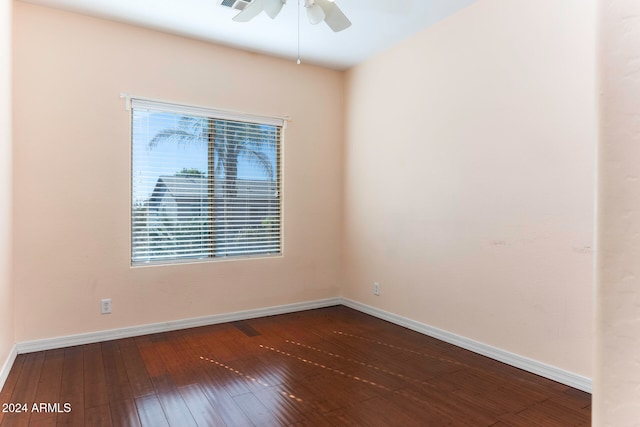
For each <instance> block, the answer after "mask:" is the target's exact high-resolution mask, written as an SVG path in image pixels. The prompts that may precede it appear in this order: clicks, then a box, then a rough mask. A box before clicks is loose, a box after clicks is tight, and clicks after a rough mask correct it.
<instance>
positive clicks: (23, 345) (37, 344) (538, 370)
mask: <svg viewBox="0 0 640 427" xmlns="http://www.w3.org/2000/svg"><path fill="white" fill-rule="evenodd" d="M333 305H345V306H347V307H350V308H353V309H354V310H358V311H361V312H363V313H366V314H370V315H372V316H374V317H377V318H379V319H383V320H387V321H389V322H391V323H394V324H396V325H400V326H404V327H405V328H408V329H411V330H413V331H416V332H420V333H422V334H424V335H428V336H430V337H433V338H437V339H439V340H442V341H445V342H448V343H450V344H453V345H456V346H458V347H462V348H464V349H467V350H470V351H473V352H474V353H478V354H481V355H483V356H487V357H490V358H492V359H494V360H498V361H500V362H503V363H506V364H508V365H511V366H515V367H516V368H520V369H523V370H525V371H528V372H532V373H534V374H536V375H540V376H542V377H545V378H549V379H551V380H554V381H557V382H559V383H562V384H566V385H568V386H570V387H574V388H577V389H579V390H583V391H586V392H588V393H591V390H592V381H591V379H590V378H587V377H583V376H581V375H578V374H574V373H572V372H568V371H566V370H563V369H560V368H557V367H555V366H551V365H547V364H545V363H542V362H539V361H536V360H533V359H529V358H527V357H524V356H520V355H518V354H514V353H511V352H508V351H505V350H502V349H500V348H496V347H493V346H490V345H488V344H484V343H481V342H478V341H474V340H472V339H469V338H466V337H463V336H460V335H456V334H453V333H451V332H447V331H444V330H442V329H438V328H434V327H433V326H429V325H426V324H424V323H420V322H417V321H415V320H412V319H409V318H406V317H403V316H399V315H397V314H393V313H390V312H387V311H384V310H381V309H379V308H375V307H371V306H369V305H366V304H362V303H359V302H357V301H353V300H350V299H348V298H327V299H322V300H316V301H308V302H302V303H295V304H287V305H280V306H274V307H266V308H260V309H255V310H245V311H237V312H233V313H225V314H218V315H213V316H206V317H198V318H193V319H184V320H175V321H171V322H164V323H155V324H150V325H141V326H133V327H128V328H121V329H111V330H107V331H99V332H91V333H86V334H79V335H70V336H64V337H56V338H47V339H42V340H34V341H27V342H20V343H17V344H16V345H15V346H14V348H13V350H12V352H11V354H10V355H9V358H8V359H7V361H6V362H5V364H4V366H3V367H2V370H1V371H0V386H2V385H3V384H4V381H6V377H7V375H8V374H9V370H10V369H11V366H12V365H13V362H14V360H15V358H16V355H17V354H23V353H31V352H34V351H43V350H51V349H55V348H64V347H70V346H74V345H82V344H91V343H96V342H102V341H110V340H114V339H120V338H129V337H135V336H140V335H147V334H155V333H159V332H168V331H175V330H179V329H186V328H194V327H198V326H207V325H214V324H217V323H225V322H234V321H238V320H247V319H253V318H256V317H264V316H272V315H276V314H284V313H293V312H296V311H303V310H311V309H314V308H324V307H330V306H333Z"/></svg>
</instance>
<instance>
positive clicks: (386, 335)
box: [0, 306, 591, 427]
mask: <svg viewBox="0 0 640 427" xmlns="http://www.w3.org/2000/svg"><path fill="white" fill-rule="evenodd" d="M34 403H35V404H36V406H35V408H34V406H33V405H34ZM41 403H42V404H45V405H44V406H41V405H40V404H41ZM65 403H66V404H68V405H67V406H66V407H65V406H64V404H65ZM0 404H19V405H23V404H26V407H27V408H26V411H25V412H21V413H18V412H0V427H8V426H57V425H59V426H84V425H86V426H152V427H158V426H178V427H184V426H227V427H232V426H233V427H235V426H258V427H268V426H319V427H322V426H367V427H375V426H384V427H387V426H402V427H406V426H447V425H450V426H515V427H518V426H527V427H529V426H562V427H566V426H587V425H590V420H591V396H590V395H589V394H588V393H584V392H581V391H578V390H575V389H572V388H570V387H567V386H564V385H562V384H558V383H555V382H553V381H550V380H547V379H544V378H541V377H538V376H536V375H533V374H530V373H527V372H524V371H521V370H519V369H516V368H513V367H510V366H508V365H504V364H501V363H499V362H496V361H493V360H491V359H488V358H485V357H483V356H479V355H477V354H474V353H471V352H469V351H466V350H462V349H460V348H457V347H454V346H452V345H450V344H447V343H444V342H441V341H438V340H435V339H432V338H429V337H426V336H424V335H421V334H418V333H416V332H413V331H410V330H408V329H404V328H402V327H399V326H396V325H393V324H391V323H388V322H385V321H382V320H379V319H376V318H373V317H371V316H368V315H365V314H362V313H359V312H357V311H354V310H351V309H349V308H346V307H343V306H336V307H329V308H326V309H318V310H310V311H305V312H300V313H293V314H285V315H280V316H271V317H265V318H260V319H253V320H246V321H242V322H232V323H225V324H220V325H213V326H207V327H201V328H193V329H187V330H181V331H175V332H167V333H161V334H154V335H147V336H142V337H137V338H128V339H121V340H116V341H108V342H103V343H99V344H90V345H84V346H77V347H69V348H65V349H58V350H50V351H44V352H38V353H30V354H24V355H19V356H18V358H17V359H16V362H15V364H14V366H13V369H12V370H11V372H10V374H9V377H8V379H7V382H6V384H5V386H4V388H3V390H2V391H1V392H0ZM46 404H49V405H48V406H47V405H46ZM22 408H24V406H22ZM5 409H8V408H6V407H5ZM12 409H15V407H14V408H12ZM35 409H42V410H40V411H38V410H35Z"/></svg>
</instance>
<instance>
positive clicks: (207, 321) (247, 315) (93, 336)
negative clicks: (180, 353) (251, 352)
mask: <svg viewBox="0 0 640 427" xmlns="http://www.w3.org/2000/svg"><path fill="white" fill-rule="evenodd" d="M341 303H342V299H341V298H327V299H322V300H316V301H308V302H301V303H295V304H287V305H279V306H274V307H266V308H259V309H254V310H244V311H237V312H233V313H224V314H216V315H213V316H205V317H197V318H193V319H183V320H174V321H171V322H164V323H154V324H150V325H140V326H133V327H129V328H121V329H111V330H106V331H99V332H90V333H86V334H79V335H69V336H64V337H56V338H47V339H41V340H34V341H26V342H20V343H18V344H16V347H17V353H18V354H23V353H32V352H34V351H43V350H51V349H55V348H64V347H71V346H74V345H82V344H92V343H96V342H102V341H110V340H115V339H120V338H130V337H136V336H140V335H147V334H156V333H160V332H168V331H176V330H179V329H187V328H195V327H198V326H207V325H215V324H217V323H225V322H235V321H238V320H247V319H254V318H256V317H264V316H273V315H276V314H284V313H293V312H296V311H303V310H311V309H314V308H324V307H330V306H332V305H340V304H341Z"/></svg>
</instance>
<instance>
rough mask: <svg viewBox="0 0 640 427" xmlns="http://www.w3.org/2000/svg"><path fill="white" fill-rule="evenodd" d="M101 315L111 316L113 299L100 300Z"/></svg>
mask: <svg viewBox="0 0 640 427" xmlns="http://www.w3.org/2000/svg"><path fill="white" fill-rule="evenodd" d="M100 313H101V314H111V298H103V299H101V300H100Z"/></svg>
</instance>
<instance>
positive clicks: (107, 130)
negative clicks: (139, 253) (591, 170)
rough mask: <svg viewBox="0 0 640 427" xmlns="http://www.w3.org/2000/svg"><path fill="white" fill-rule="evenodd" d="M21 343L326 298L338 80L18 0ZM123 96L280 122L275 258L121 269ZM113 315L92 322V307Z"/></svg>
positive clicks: (125, 145) (336, 224) (125, 234)
mask: <svg viewBox="0 0 640 427" xmlns="http://www.w3.org/2000/svg"><path fill="white" fill-rule="evenodd" d="M14 7H15V21H14V28H15V31H14V42H15V45H14V48H15V64H14V71H15V80H14V91H15V102H14V113H15V122H14V123H15V156H14V158H15V164H14V168H15V188H16V194H15V206H14V215H15V262H14V265H15V282H16V313H17V315H16V335H17V337H16V338H17V340H18V341H28V340H33V339H39V338H45V337H57V336H64V335H70V334H77V333H83V332H93V331H100V330H106V329H112V328H120V327H126V326H134V325H141V324H149V323H157V322H164V321H170V320H176V319H186V318H193V317H199V316H207V315H212V314H219V313H227V312H233V311H238V310H246V309H253V308H263V307H269V306H275V305H281V304H287V303H295V302H301V301H308V300H317V299H321V298H326V297H335V296H336V295H338V293H339V284H340V283H339V274H340V263H341V253H340V243H339V242H340V226H341V222H340V211H341V209H340V204H341V189H342V173H341V164H342V161H341V155H342V145H343V144H342V136H343V131H342V129H343V126H342V120H343V107H342V105H343V101H342V96H343V95H342V94H343V77H342V74H341V73H339V72H336V71H331V70H326V69H322V68H317V67H312V66H306V65H302V66H297V65H296V64H295V63H294V62H293V61H284V60H280V59H273V58H268V57H266V56H261V55H257V54H251V53H246V52H241V51H237V50H232V49H227V48H224V47H218V46H214V45H211V44H207V43H203V42H198V41H194V40H190V39H185V38H181V37H177V36H172V35H167V34H163V33H159V32H154V31H150V30H146V29H141V28H136V27H132V26H128V25H123V24H118V23H113V22H108V21H103V20H99V19H94V18H89V17H85V16H81V15H77V14H72V13H66V12H61V11H56V10H53V9H48V8H43V7H39V6H33V5H29V4H25V3H21V2H18V3H16V4H15V6H14ZM121 92H128V93H131V94H135V95H139V96H146V97H151V98H159V99H166V100H172V101H175V102H181V103H189V104H195V105H203V106H210V107H214V108H223V109H231V110H237V111H245V112H250V113H257V114H276V115H290V116H291V118H292V121H291V122H290V123H289V126H288V129H287V131H286V135H285V139H286V140H285V157H286V160H285V169H284V175H285V192H284V198H285V210H284V215H285V228H284V234H285V239H284V247H285V252H286V255H285V256H284V257H281V258H271V259H260V260H251V261H225V262H214V263H201V264H196V265H180V266H164V267H149V268H135V269H132V268H130V267H129V209H130V207H129V206H130V201H129V175H130V172H129V167H130V159H129V157H130V151H129V150H130V147H129V116H128V112H127V111H125V103H124V101H123V100H121V99H120V98H119V94H120V93H121ZM105 297H110V298H112V299H113V314H111V315H100V314H99V299H100V298H105Z"/></svg>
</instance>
